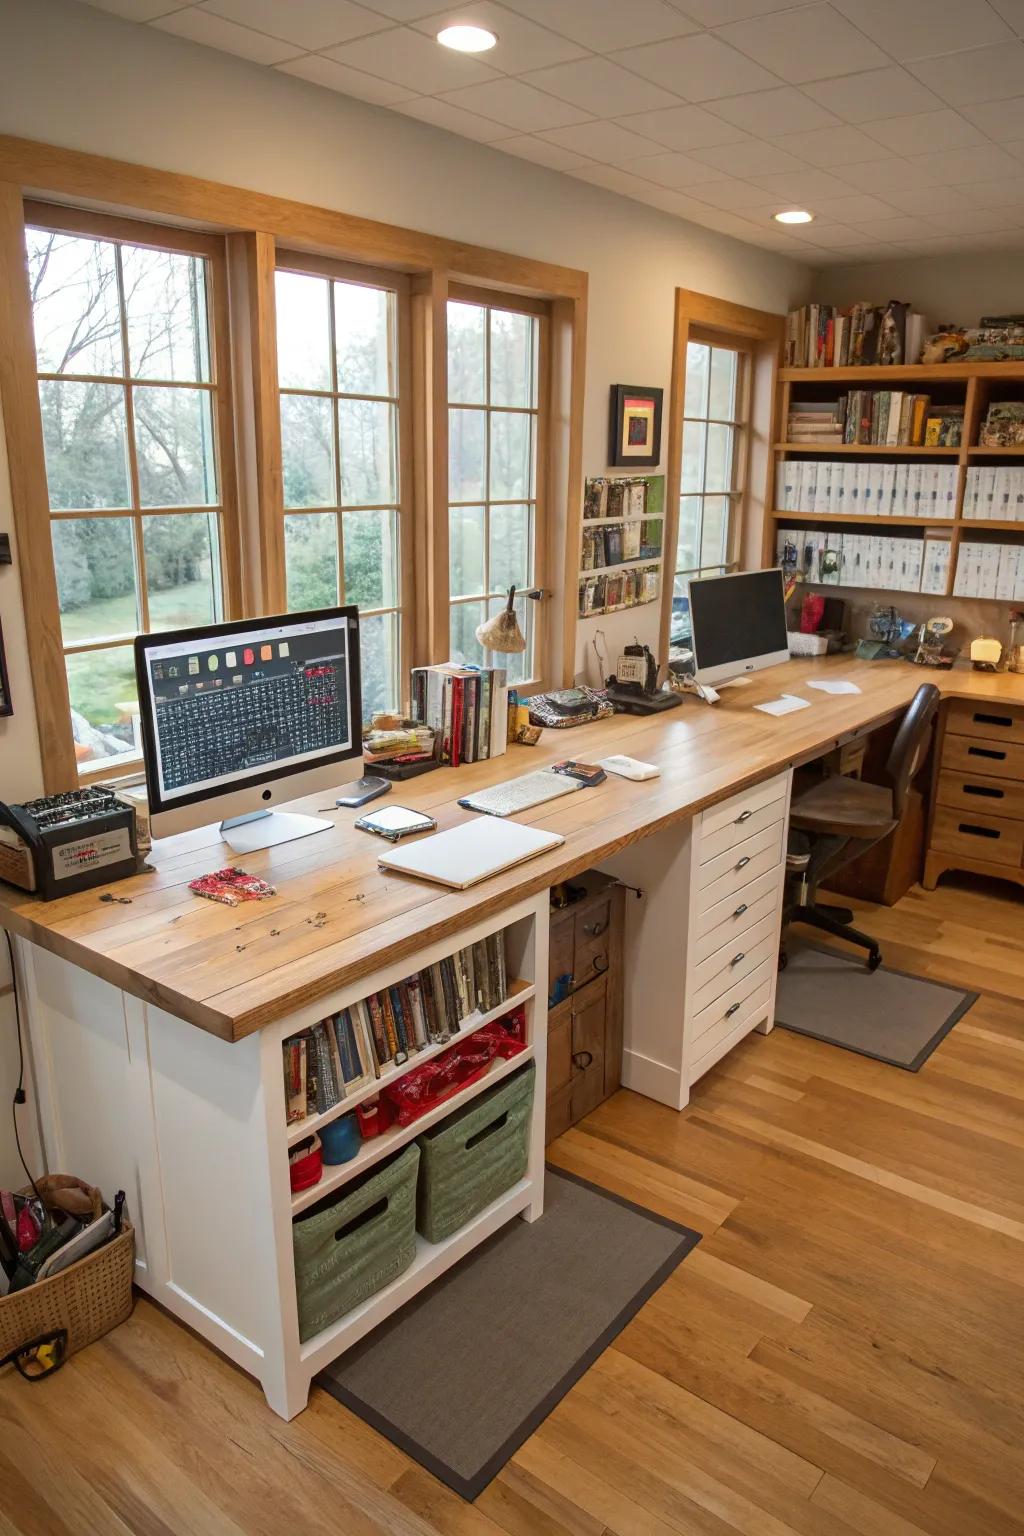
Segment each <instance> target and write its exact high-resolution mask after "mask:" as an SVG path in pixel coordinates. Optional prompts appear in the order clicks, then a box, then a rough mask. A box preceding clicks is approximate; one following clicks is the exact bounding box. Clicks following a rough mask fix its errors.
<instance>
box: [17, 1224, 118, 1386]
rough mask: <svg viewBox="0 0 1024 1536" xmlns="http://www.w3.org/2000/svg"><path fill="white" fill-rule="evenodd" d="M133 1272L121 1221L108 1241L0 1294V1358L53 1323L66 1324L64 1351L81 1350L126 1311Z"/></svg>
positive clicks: (50, 1329)
mask: <svg viewBox="0 0 1024 1536" xmlns="http://www.w3.org/2000/svg"><path fill="white" fill-rule="evenodd" d="M134 1277H135V1229H134V1228H133V1227H132V1224H131V1222H129V1221H128V1220H125V1223H124V1226H123V1229H122V1231H121V1233H120V1235H119V1236H118V1237H115V1238H114V1239H113V1241H112V1242H109V1243H105V1244H104V1246H103V1247H102V1248H97V1249H96V1251H95V1252H94V1253H89V1254H86V1256H85V1258H84V1259H79V1260H78V1262H77V1263H76V1264H69V1265H68V1267H67V1269H62V1270H61V1271H60V1272H59V1273H58V1274H56V1275H53V1276H52V1277H51V1278H50V1279H49V1280H38V1281H37V1282H36V1284H35V1285H28V1286H26V1287H25V1289H24V1290H23V1291H15V1292H14V1294H13V1295H12V1296H3V1297H0V1359H3V1357H4V1356H5V1355H8V1354H10V1353H11V1351H12V1350H15V1349H19V1348H20V1347H21V1346H22V1345H24V1344H28V1343H30V1342H31V1340H32V1339H38V1338H42V1337H43V1336H44V1335H46V1334H48V1333H53V1332H54V1331H55V1329H58V1328H65V1329H67V1335H68V1342H67V1353H68V1354H69V1355H70V1354H73V1353H74V1352H75V1350H76V1349H84V1348H85V1346H86V1344H91V1343H92V1342H93V1340H94V1339H98V1338H100V1337H101V1336H102V1335H103V1334H105V1333H109V1332H110V1330H111V1328H116V1327H117V1325H118V1323H123V1322H124V1320H125V1318H126V1317H127V1316H128V1315H129V1313H130V1312H131V1310H132V1280H133V1279H134Z"/></svg>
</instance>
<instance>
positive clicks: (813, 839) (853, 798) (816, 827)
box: [779, 683, 939, 971]
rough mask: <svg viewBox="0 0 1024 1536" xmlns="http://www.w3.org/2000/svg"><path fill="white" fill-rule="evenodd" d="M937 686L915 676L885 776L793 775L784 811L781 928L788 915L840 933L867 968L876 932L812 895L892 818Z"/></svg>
mask: <svg viewBox="0 0 1024 1536" xmlns="http://www.w3.org/2000/svg"><path fill="white" fill-rule="evenodd" d="M938 707H939V690H938V689H937V688H936V686H935V684H934V683H922V684H921V687H920V688H919V689H918V690H917V692H916V693H915V695H914V697H913V698H912V699H911V701H910V704H909V705H908V707H907V712H906V714H905V715H904V716H903V719H902V720H901V722H900V727H899V730H898V731H897V732H896V739H895V740H894V742H893V744H892V749H891V750H890V752H889V756H888V758H887V759H886V763H885V776H886V778H887V779H888V780H889V783H888V784H887V785H885V784H865V783H864V782H863V781H862V780H860V779H851V778H846V777H841V776H839V775H836V776H834V777H829V778H809V779H803V780H801V779H797V780H796V781H794V784H793V798H792V801H791V803H790V812H789V828H790V836H789V847H788V850H787V854H786V874H787V879H788V881H789V887H790V889H789V890H787V896H786V906H785V909H784V912H783V932H785V929H786V926H787V925H788V924H789V923H806V924H807V925H808V926H809V927H811V928H819V929H821V931H822V932H823V933H830V934H832V936H833V937H834V938H837V939H845V940H846V941H847V942H848V943H850V944H857V945H859V946H860V947H861V948H862V949H866V950H867V952H868V970H870V971H875V970H877V969H878V967H879V966H880V965H881V963H882V951H881V950H880V949H879V947H878V943H877V940H875V939H873V938H871V936H870V935H869V934H866V933H861V932H860V931H859V930H858V929H856V928H854V927H852V926H851V925H852V923H853V913H852V912H851V910H850V909H849V907H834V906H827V905H825V904H824V903H822V902H819V901H818V899H817V889H818V886H819V884H820V883H821V881H822V880H824V879H825V878H826V876H828V875H830V874H832V873H833V872H834V871H835V870H837V869H840V868H841V867H842V866H843V865H844V864H848V863H849V862H850V861H851V860H852V859H855V858H858V857H859V855H860V854H862V853H864V852H866V850H867V849H868V848H871V847H873V846H874V844H875V843H877V842H880V841H881V839H882V838H883V837H887V836H888V835H889V833H890V832H892V831H893V830H894V829H895V828H896V827H897V826H898V825H899V821H900V817H901V816H902V815H903V808H904V806H905V804H906V799H907V791H908V790H909V788H910V786H911V784H912V783H913V781H914V779H915V778H916V776H917V773H918V770H919V769H920V768H921V765H922V764H923V762H924V759H925V755H926V752H927V748H928V741H929V735H930V731H931V724H932V720H933V719H934V717H935V711H936V710H937V709H938ZM785 964H786V951H785V948H783V949H781V950H780V953H779V969H780V970H781V969H782V968H783V967H784V966H785Z"/></svg>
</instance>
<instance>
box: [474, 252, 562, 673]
mask: <svg viewBox="0 0 1024 1536" xmlns="http://www.w3.org/2000/svg"><path fill="white" fill-rule="evenodd" d="M446 302H450V303H456V304H476V305H480V306H482V307H483V308H485V309H487V310H488V312H489V311H490V310H492V309H503V310H506V311H509V312H511V313H514V314H515V313H517V314H523V315H529V316H530V317H531V318H532V319H534V320H536V321H537V327H538V328H537V399H536V403H535V405H534V406H532V407H530V413H531V414H532V415H533V417H534V422H535V432H536V449H535V461H536V462H535V476H536V480H535V484H534V494H533V497H532V498H531V499H532V501H533V551H532V554H533V568H532V575H531V577H530V582H529V586H530V588H531V589H539V590H540V591H541V592H543V593H544V594H545V595H544V597H543V598H541V599H540V600H539V601H537V602H535V603H534V604H533V619H532V628H533V646H532V650H533V657H532V660H533V673H532V675H531V676H530V677H528V678H524V679H523V681H522V682H521V683H517V684H516V688H517V690H518V691H519V692H520V693H525V694H530V693H536V692H538V691H539V690H540V689H541V688H543V687H545V686H547V687H550V686H551V683H552V680H551V679H548V678H546V677H545V675H544V671H545V669H544V665H543V658H544V657H545V656H546V655H547V650H546V642H547V628H548V626H547V612H548V595H549V593H550V578H549V568H548V550H549V548H550V543H551V530H550V526H549V523H550V489H551V481H552V466H551V440H552V435H553V434H552V425H551V410H552V395H553V390H552V377H551V372H552V337H551V332H552V305H551V304H550V303H548V302H546V301H544V300H538V299H529V298H524V297H522V296H517V295H514V294H509V293H504V292H502V291H501V290H500V289H492V288H483V287H479V286H475V285H472V284H468V283H455V282H452V283H449V284H448V294H447V301H446ZM489 334H490V323H489V322H488V341H487V353H486V356H487V364H486V365H485V366H488V367H489V360H490V341H489ZM444 385H445V407H446V411H447V408H448V405H449V401H448V370H447V356H446V358H445V377H444ZM455 408H456V409H461V408H466V409H475V410H481V411H483V412H484V413H485V414H486V416H487V418H488V420H489V418H490V416H491V413H492V412H494V411H503V410H507V411H510V412H512V413H515V412H517V411H519V410H520V409H521V408H520V407H515V406H492V405H491V404H490V402H487V403H486V404H483V405H478V406H470V407H462V406H460V403H459V402H458V401H456V402H455ZM446 482H447V476H446ZM487 489H488V490H489V487H488V488H487ZM483 502H484V509H485V516H484V523H485V539H486V537H487V534H486V529H487V528H489V509H490V507H491V505H492V503H491V499H490V497H489V496H485V497H484V498H483ZM512 504H513V503H502V502H500V501H499V502H498V503H496V505H499V506H500V505H512ZM452 505H470V503H452V502H451V501H450V500H449V501H448V503H447V507H446V510H445V516H446V524H447V515H448V509H450V507H451V506H452ZM472 505H479V503H472ZM515 505H521V503H515ZM446 543H447V533H446ZM484 569H485V574H486V571H487V551H486V548H485V564H484ZM446 571H447V568H446ZM445 585H446V590H447V593H448V623H449V624H450V610H451V608H452V607H453V606H455V605H456V604H463V603H468V602H474V601H479V600H480V599H479V598H474V597H464V598H463V597H459V598H453V597H452V595H451V590H450V579H449V578H448V577H447V575H446V583H445ZM489 596H490V594H489V593H485V594H484V599H483V600H484V602H485V603H486V601H487V599H488V597H489ZM565 600H568V599H565ZM574 611H575V610H574ZM449 649H450V644H449Z"/></svg>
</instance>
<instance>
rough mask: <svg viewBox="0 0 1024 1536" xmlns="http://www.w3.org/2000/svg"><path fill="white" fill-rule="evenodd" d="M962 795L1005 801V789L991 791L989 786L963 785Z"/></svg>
mask: <svg viewBox="0 0 1024 1536" xmlns="http://www.w3.org/2000/svg"><path fill="white" fill-rule="evenodd" d="M963 793H964V794H965V795H984V796H985V797H986V799H989V800H1005V798H1006V790H1005V789H993V788H992V787H991V785H989V784H965V785H964V786H963Z"/></svg>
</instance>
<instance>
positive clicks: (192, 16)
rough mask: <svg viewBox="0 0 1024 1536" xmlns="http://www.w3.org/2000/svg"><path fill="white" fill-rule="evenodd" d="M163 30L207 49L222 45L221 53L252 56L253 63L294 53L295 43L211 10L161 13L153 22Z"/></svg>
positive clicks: (280, 59)
mask: <svg viewBox="0 0 1024 1536" xmlns="http://www.w3.org/2000/svg"><path fill="white" fill-rule="evenodd" d="M152 25H153V26H154V27H158V28H159V29H160V31H161V32H172V33H173V34H174V36H175V37H185V38H187V39H188V41H189V42H190V43H202V44H204V45H205V47H207V48H219V49H220V51H221V52H222V53H234V54H237V56H238V57H239V58H240V59H250V60H251V61H252V63H254V64H282V63H283V62H284V60H285V59H290V58H292V57H293V56H294V54H295V46H294V44H292V43H282V42H279V41H278V39H277V38H275V37H266V36H265V35H264V34H263V33H262V32H254V31H253V30H252V28H251V27H240V26H237V25H236V23H235V22H233V21H224V20H223V19H222V18H221V17H220V16H211V15H210V13H209V12H208V11H197V10H195V9H194V8H193V9H191V10H188V11H175V13H174V15H173V16H162V17H161V18H160V20H159V21H154V22H153V23H152Z"/></svg>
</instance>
